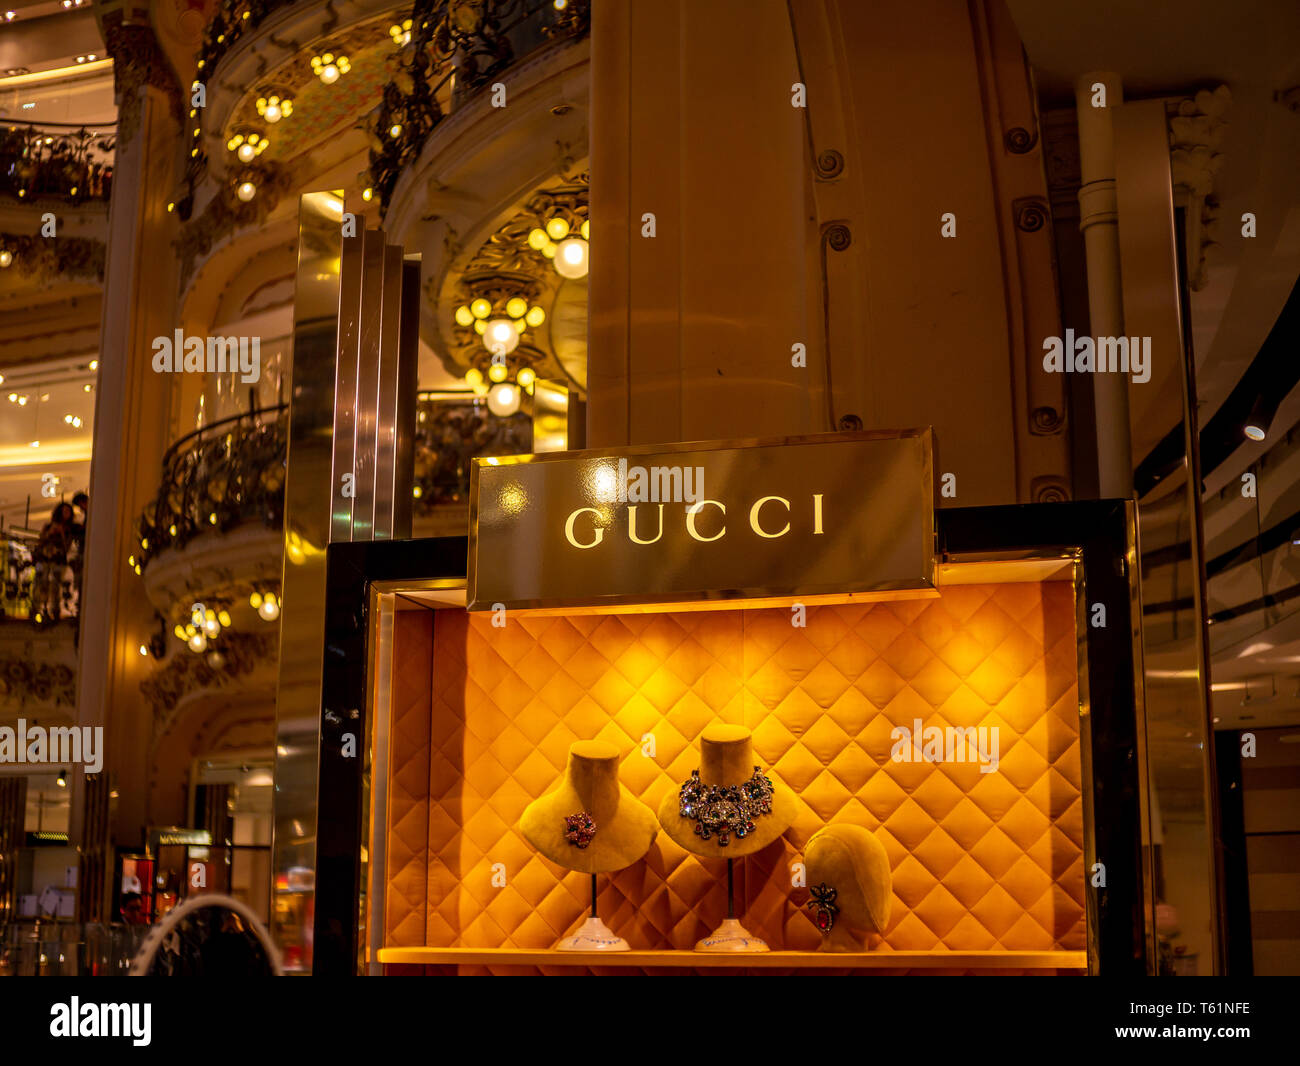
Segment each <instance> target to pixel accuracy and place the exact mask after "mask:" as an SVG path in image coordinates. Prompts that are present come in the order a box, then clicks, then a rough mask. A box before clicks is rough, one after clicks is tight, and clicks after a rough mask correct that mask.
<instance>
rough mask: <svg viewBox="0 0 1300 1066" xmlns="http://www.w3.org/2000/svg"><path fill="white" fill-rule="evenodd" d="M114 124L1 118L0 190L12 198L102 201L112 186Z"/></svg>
mask: <svg viewBox="0 0 1300 1066" xmlns="http://www.w3.org/2000/svg"><path fill="white" fill-rule="evenodd" d="M116 140H117V135H116V131H115V127H113V126H101V127H93V126H68V125H62V124H59V123H51V122H47V123H42V124H41V125H35V124H33V123H30V122H19V121H17V120H14V119H8V120H5V122H4V123H3V125H0V192H3V193H5V194H6V195H8V196H12V197H14V198H15V199H17V200H27V201H31V200H38V199H43V198H49V197H56V198H58V199H62V200H68V201H70V202H71V203H74V204H79V203H82V202H84V201H87V200H107V199H108V197H109V193H110V191H111V190H112V185H113V149H114V146H115V144H116Z"/></svg>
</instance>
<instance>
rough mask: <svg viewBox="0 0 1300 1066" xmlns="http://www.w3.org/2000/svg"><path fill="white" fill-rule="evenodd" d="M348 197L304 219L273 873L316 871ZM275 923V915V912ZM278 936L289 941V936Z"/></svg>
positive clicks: (325, 201) (330, 200) (330, 198)
mask: <svg viewBox="0 0 1300 1066" xmlns="http://www.w3.org/2000/svg"><path fill="white" fill-rule="evenodd" d="M342 214H343V193H342V192H341V191H335V192H316V193H307V194H306V195H304V196H303V197H302V199H301V202H300V206H299V215H298V273H297V279H296V284H295V289H294V336H293V345H292V347H291V348H290V349H289V350H288V351H289V353H291V354H289V355H288V356H287V358H288V360H289V366H288V367H287V368H286V377H287V378H288V379H289V381H290V382H291V383H292V385H291V389H290V396H291V397H292V403H291V404H290V413H289V447H288V458H287V468H288V469H287V474H286V477H285V487H284V535H285V554H284V570H283V576H282V579H281V580H282V584H281V589H282V593H281V598H282V601H283V603H282V607H281V612H280V661H279V684H278V688H277V690H276V704H275V724H276V752H277V754H276V759H275V780H276V786H277V792H276V802H275V834H274V838H273V856H272V859H273V861H272V869H273V871H274V872H275V873H277V874H279V873H284V872H285V871H287V870H288V869H289V868H290V867H295V866H302V867H307V868H309V869H311V868H314V867H315V861H316V846H315V826H316V766H317V761H318V753H319V744H320V729H319V720H320V707H321V657H322V651H323V648H324V642H325V553H324V547H325V544H326V543H327V542H328V541H329V539H330V522H331V513H330V508H331V503H332V501H331V494H330V477H331V471H332V467H333V454H332V453H333V449H332V446H331V440H332V434H333V431H334V416H335V408H334V402H333V399H334V369H335V357H336V353H337V350H338V344H339V293H340V277H339V273H340V265H341V256H342V254H343V236H342V226H341V219H342ZM272 921H273V922H274V921H275V908H274V907H273V908H272ZM273 934H274V935H275V937H276V940H277V941H280V940H281V937H280V930H278V929H276V928H275V927H274V925H273Z"/></svg>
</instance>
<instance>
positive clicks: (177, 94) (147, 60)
mask: <svg viewBox="0 0 1300 1066" xmlns="http://www.w3.org/2000/svg"><path fill="white" fill-rule="evenodd" d="M103 32H104V47H105V48H106V50H107V51H108V54H109V55H110V56H112V57H113V87H114V95H115V96H116V98H117V136H118V141H119V142H120V143H121V145H122V146H124V147H125V146H126V145H128V144H130V143H131V141H132V140H133V139H134V138H135V135H136V132H137V131H138V130H139V128H140V90H141V89H142V88H143V87H144V86H146V85H150V86H153V87H154V88H155V89H159V90H161V91H162V93H163V95H164V96H166V97H167V103H168V105H169V107H170V110H171V113H172V117H173V118H174V119H175V120H176V122H177V123H178V124H179V123H180V121H181V116H182V115H183V114H184V111H183V110H182V104H181V87H180V85H179V84H178V83H177V81H176V78H175V76H174V75H173V74H172V68H171V64H170V63H168V62H167V57H166V56H165V55H164V54H163V51H162V49H161V48H160V47H159V46H158V39H157V38H156V37H155V36H154V33H153V28H152V27H151V26H150V25H149V23H148V22H127V21H126V19H125V16H124V14H123V13H122V12H120V11H114V12H111V13H109V14H108V15H105V16H104V19H103Z"/></svg>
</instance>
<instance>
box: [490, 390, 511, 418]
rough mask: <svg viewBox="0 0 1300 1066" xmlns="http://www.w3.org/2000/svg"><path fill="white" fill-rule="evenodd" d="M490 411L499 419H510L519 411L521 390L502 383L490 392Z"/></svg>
mask: <svg viewBox="0 0 1300 1066" xmlns="http://www.w3.org/2000/svg"><path fill="white" fill-rule="evenodd" d="M487 405H488V410H489V411H491V412H492V413H493V414H494V415H496V416H497V417H498V418H508V417H509V416H510V415H512V414H514V413H515V412H516V411H518V410H519V389H518V388H516V387H515V386H514V385H508V384H506V383H505V382H502V383H501V384H499V385H493V386H492V389H491V391H489V392H488V398H487Z"/></svg>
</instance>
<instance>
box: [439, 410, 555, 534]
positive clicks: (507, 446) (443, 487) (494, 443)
mask: <svg viewBox="0 0 1300 1066" xmlns="http://www.w3.org/2000/svg"><path fill="white" fill-rule="evenodd" d="M532 448H533V423H532V419H531V418H529V416H528V415H526V414H523V413H516V414H513V415H511V416H510V417H509V418H498V417H497V416H496V415H494V414H492V413H491V412H490V411H489V410H488V409H487V401H486V400H483V399H480V398H478V397H475V396H472V395H466V396H460V395H452V396H439V397H434V396H430V395H427V394H426V395H425V396H422V397H421V398H420V402H419V405H418V407H417V414H416V424H415V493H416V498H415V508H416V510H417V511H421V512H426V513H427V512H428V511H430V510H431V509H433V508H434V507H439V506H443V505H446V504H460V505H465V504H468V502H469V473H470V466H471V462H470V461H471V460H472V459H474V458H475V456H480V455H519V454H521V453H524V452H530V451H532Z"/></svg>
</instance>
